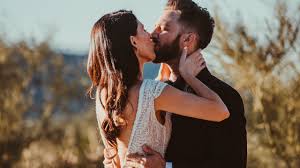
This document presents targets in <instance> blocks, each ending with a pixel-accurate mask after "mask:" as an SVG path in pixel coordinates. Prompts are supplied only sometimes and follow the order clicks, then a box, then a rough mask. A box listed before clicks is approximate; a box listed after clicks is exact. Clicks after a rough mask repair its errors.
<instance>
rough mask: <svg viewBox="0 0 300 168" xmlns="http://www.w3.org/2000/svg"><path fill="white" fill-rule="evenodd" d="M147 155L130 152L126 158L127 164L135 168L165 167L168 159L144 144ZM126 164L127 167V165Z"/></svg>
mask: <svg viewBox="0 0 300 168" xmlns="http://www.w3.org/2000/svg"><path fill="white" fill-rule="evenodd" d="M143 151H144V152H145V154H146V156H142V155H139V154H129V155H127V158H126V166H128V167H135V168H165V167H166V161H165V159H164V158H163V157H162V156H161V155H160V153H158V152H156V151H154V150H153V149H151V148H150V147H148V146H146V145H143ZM126 166H125V167H126Z"/></svg>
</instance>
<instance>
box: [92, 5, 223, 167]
mask: <svg viewBox="0 0 300 168" xmlns="http://www.w3.org/2000/svg"><path fill="white" fill-rule="evenodd" d="M186 52H187V51H186V49H184V50H183V54H182V58H181V60H180V68H179V69H180V74H181V76H182V77H183V78H184V80H185V81H186V82H187V83H188V84H189V85H190V86H192V87H193V89H194V90H195V91H196V93H197V94H198V95H201V97H200V96H196V95H192V94H189V93H185V92H182V91H180V90H178V89H175V88H174V87H172V86H169V85H167V84H165V83H162V82H159V81H154V80H143V73H142V72H143V66H144V64H145V63H146V62H150V61H152V60H153V59H154V58H155V54H154V44H153V42H152V41H151V38H150V34H149V33H148V32H146V31H145V30H144V27H143V25H142V24H141V23H140V22H139V21H138V20H137V19H136V17H135V16H134V15H133V14H132V13H131V12H130V11H125V10H120V11H117V12H113V13H109V14H106V15H104V16H103V17H102V18H100V19H99V20H98V21H97V22H96V23H95V24H94V26H93V28H92V32H91V45H90V51H89V58H88V63H87V70H88V74H89V77H90V79H91V81H92V86H91V88H90V90H89V93H90V95H91V94H92V91H93V89H95V90H96V112H97V120H98V124H99V127H100V133H101V136H102V140H103V143H104V145H105V147H108V146H112V147H114V148H115V149H117V151H118V152H117V154H116V155H114V156H112V157H113V160H114V162H115V165H116V167H124V165H125V164H126V163H125V160H126V155H127V154H128V153H136V152H137V153H142V145H143V144H147V145H149V146H150V147H151V148H153V149H154V150H156V151H158V152H160V154H161V155H162V156H164V152H165V150H166V147H167V144H168V141H169V139H170V134H171V120H170V113H176V114H179V115H184V116H188V117H193V118H198V119H205V120H211V121H221V120H224V119H226V118H227V117H228V116H229V112H228V110H227V108H226V106H225V105H224V103H223V102H222V100H221V99H220V98H219V97H218V95H217V94H216V93H214V92H213V91H211V90H210V89H209V88H208V87H206V86H205V85H204V84H203V83H202V82H200V81H199V80H197V79H196V78H195V75H196V74H197V73H198V72H200V71H201V69H203V68H204V66H203V64H202V63H203V59H201V58H200V57H192V56H190V57H188V58H186ZM162 111H168V112H170V113H164V112H162Z"/></svg>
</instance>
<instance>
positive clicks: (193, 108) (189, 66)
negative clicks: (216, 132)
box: [155, 48, 229, 121]
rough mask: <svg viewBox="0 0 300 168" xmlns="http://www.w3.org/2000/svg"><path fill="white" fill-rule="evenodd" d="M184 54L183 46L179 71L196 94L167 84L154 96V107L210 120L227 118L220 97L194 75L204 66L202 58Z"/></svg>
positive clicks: (225, 109) (227, 113)
mask: <svg viewBox="0 0 300 168" xmlns="http://www.w3.org/2000/svg"><path fill="white" fill-rule="evenodd" d="M196 52H197V51H196ZM186 54H187V49H186V48H185V49H184V50H183V53H182V56H181V59H180V63H179V72H180V74H181V76H182V77H183V78H184V80H185V81H186V82H187V83H188V84H189V85H191V87H192V88H193V89H194V90H195V91H196V93H197V95H198V96H196V95H193V94H189V93H186V92H183V91H180V90H178V89H176V88H174V87H171V86H167V87H166V88H165V89H164V90H163V92H162V94H161V95H160V96H159V97H158V98H156V100H155V109H156V110H164V111H168V112H173V113H176V114H179V115H184V116H188V117H193V118H198V119H204V120H210V121H222V120H224V119H226V118H228V117H229V112H228V109H227V107H226V106H225V104H224V103H223V101H222V100H221V98H220V97H219V96H218V95H217V94H216V93H215V92H213V91H212V90H211V89H209V88H208V87H207V86H206V85H204V84H203V83H202V82H201V81H200V80H198V79H197V78H196V77H195V75H196V74H198V73H199V72H200V71H201V70H202V69H203V68H204V67H205V64H204V63H205V62H204V60H203V58H202V57H200V56H199V55H197V54H192V55H191V56H189V57H188V58H186ZM195 55H196V56H195Z"/></svg>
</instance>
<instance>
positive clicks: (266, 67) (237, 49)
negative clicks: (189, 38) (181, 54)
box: [211, 1, 300, 168]
mask: <svg viewBox="0 0 300 168" xmlns="http://www.w3.org/2000/svg"><path fill="white" fill-rule="evenodd" d="M299 6H300V4H299ZM288 9H289V8H288V5H287V4H286V3H284V2H282V1H278V3H277V5H276V7H275V11H276V16H275V17H274V20H272V22H271V21H267V27H268V31H266V32H264V33H262V34H260V35H259V36H263V37H264V39H263V40H262V41H259V40H258V39H259V37H257V36H258V35H257V34H255V33H250V32H249V31H248V30H247V25H245V24H244V23H242V22H238V23H236V24H235V25H234V26H233V27H231V28H230V26H228V25H227V24H226V23H224V22H222V21H221V20H220V18H219V17H218V16H217V17H216V18H217V19H216V21H217V23H216V26H217V27H216V29H217V32H216V36H215V37H216V38H215V43H214V48H213V49H212V50H211V52H212V53H213V54H214V55H216V58H217V59H218V60H219V61H220V62H221V64H222V65H223V68H224V70H225V71H226V72H227V73H228V74H229V76H231V77H232V78H231V81H233V82H234V84H235V87H237V88H238V89H239V90H240V92H241V93H242V94H243V98H244V101H245V103H246V107H247V108H246V109H247V110H246V112H247V119H248V141H249V143H248V147H249V148H248V149H249V151H248V152H249V160H248V163H249V164H248V165H249V167H278V168H279V167H289V168H292V167H293V168H296V167H297V166H299V165H300V99H299V98H300V97H299V96H300V89H299V88H300V70H299V68H300V67H299V65H300V64H299V63H300V60H299V58H300V57H299V51H300V50H299V48H300V43H299V41H300V39H299V29H300V16H299V15H292V16H290V15H289V14H288ZM299 9H300V8H299ZM289 12H290V11H289ZM299 12H300V11H299V10H298V11H296V12H295V13H299Z"/></svg>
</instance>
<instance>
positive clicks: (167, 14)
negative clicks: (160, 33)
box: [158, 10, 180, 24]
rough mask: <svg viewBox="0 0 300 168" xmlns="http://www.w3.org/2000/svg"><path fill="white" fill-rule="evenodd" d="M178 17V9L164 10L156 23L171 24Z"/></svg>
mask: <svg viewBox="0 0 300 168" xmlns="http://www.w3.org/2000/svg"><path fill="white" fill-rule="evenodd" d="M179 17H180V11H179V10H164V11H163V14H162V16H161V17H160V19H159V21H158V24H162V23H164V24H172V23H176V22H177V21H178V19H179Z"/></svg>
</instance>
